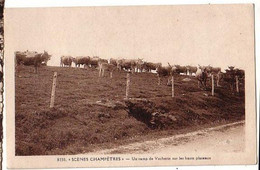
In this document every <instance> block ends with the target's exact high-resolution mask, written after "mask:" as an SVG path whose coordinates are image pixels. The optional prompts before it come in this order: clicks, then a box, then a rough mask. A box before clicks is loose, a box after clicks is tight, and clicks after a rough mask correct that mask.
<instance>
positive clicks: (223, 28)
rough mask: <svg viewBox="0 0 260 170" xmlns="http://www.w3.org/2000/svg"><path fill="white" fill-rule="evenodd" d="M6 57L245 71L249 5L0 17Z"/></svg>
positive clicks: (250, 34)
mask: <svg viewBox="0 0 260 170" xmlns="http://www.w3.org/2000/svg"><path fill="white" fill-rule="evenodd" d="M5 18H6V21H5V35H6V39H5V46H6V56H8V57H12V56H13V57H14V51H25V50H32V51H38V52H43V50H46V51H48V52H49V54H51V55H52V58H51V60H50V61H49V63H48V65H52V66H58V65H59V64H60V56H62V55H71V56H73V57H75V56H99V57H101V58H106V59H109V58H133V59H134V58H141V59H143V60H145V61H151V62H162V63H163V65H167V63H168V62H169V63H171V64H180V65H195V66H198V64H200V65H209V64H210V65H211V66H217V67H221V68H222V69H225V68H227V66H231V65H232V66H236V67H238V68H242V69H243V68H244V67H246V66H247V63H249V62H251V63H252V62H254V11H253V6H252V5H182V6H180V5H176V6H129V7H73V8H34V9H33V8H21V9H7V10H6V11H5Z"/></svg>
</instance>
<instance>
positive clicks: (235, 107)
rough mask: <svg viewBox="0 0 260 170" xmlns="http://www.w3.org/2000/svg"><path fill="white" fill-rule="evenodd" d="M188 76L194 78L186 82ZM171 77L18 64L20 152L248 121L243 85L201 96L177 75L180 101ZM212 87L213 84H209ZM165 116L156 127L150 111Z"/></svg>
mask: <svg viewBox="0 0 260 170" xmlns="http://www.w3.org/2000/svg"><path fill="white" fill-rule="evenodd" d="M54 72H57V73H58V78H57V87H56V97H55V107H54V108H52V109H50V108H49V106H50V96H51V87H52V78H53V73H54ZM185 78H190V81H183V79H185ZM166 82H167V80H166V78H164V79H163V80H162V84H161V85H160V86H158V84H157V76H156V75H155V74H152V73H134V74H131V86H130V97H132V98H142V99H147V100H142V101H135V100H133V101H125V100H124V98H125V88H126V72H123V71H122V72H114V73H113V78H110V77H109V73H106V74H105V77H103V78H99V77H98V70H96V69H91V68H89V69H83V68H60V67H49V66H46V67H40V69H39V73H38V74H34V69H33V67H29V66H20V67H19V71H18V70H17V71H16V76H15V110H16V112H15V126H16V129H15V139H16V141H15V148H16V155H58V154H80V153H87V152H90V151H95V150H100V149H107V148H113V147H116V146H119V145H123V144H127V143H132V142H136V141H145V140H149V139H156V138H161V137H165V136H170V135H174V134H177V133H185V132H187V131H193V130H196V129H201V128H205V127H211V126H216V125H219V124H225V123H229V122H233V121H237V120H243V119H244V117H245V102H244V100H245V98H244V96H245V95H244V85H243V84H241V85H240V86H241V87H240V88H241V89H240V90H241V91H240V93H239V94H234V93H232V92H231V91H230V89H229V88H228V87H229V86H228V85H227V84H225V83H224V82H222V81H221V82H220V85H221V86H222V87H218V88H216V89H215V96H211V89H210V88H209V89H208V90H207V91H203V90H201V89H199V88H198V87H197V81H196V79H195V78H194V77H189V76H184V75H177V76H175V97H174V98H172V97H171V86H167V85H166ZM208 85H210V82H208ZM155 112H158V113H159V115H160V118H158V119H157V120H156V121H155V125H154V124H151V119H152V114H153V113H155Z"/></svg>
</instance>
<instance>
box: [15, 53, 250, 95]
mask: <svg viewBox="0 0 260 170" xmlns="http://www.w3.org/2000/svg"><path fill="white" fill-rule="evenodd" d="M15 57H16V64H17V66H18V65H21V64H23V65H34V66H35V72H36V73H37V67H39V66H40V65H47V62H48V60H50V58H51V55H49V54H48V53H47V52H46V51H44V52H43V53H37V52H30V51H25V52H20V51H17V52H15ZM72 63H74V64H75V67H80V66H83V67H84V68H98V69H99V76H102V77H103V76H104V72H105V71H107V72H110V76H111V77H112V73H113V71H122V70H124V71H130V72H132V73H134V72H156V73H157V75H158V79H160V77H166V76H167V77H171V76H173V75H176V74H185V75H190V76H195V77H196V78H197V79H198V86H199V87H200V86H202V87H203V88H205V89H206V88H207V80H208V79H209V77H211V76H213V77H214V78H216V79H217V81H216V82H217V86H219V81H220V80H221V79H223V80H224V81H226V82H228V83H229V84H230V88H231V90H232V91H233V90H234V89H235V85H236V82H237V81H238V80H239V81H240V82H241V81H244V76H245V73H244V70H241V69H238V68H235V67H233V66H229V67H228V69H226V70H225V73H223V72H221V68H220V67H212V66H210V65H209V66H200V65H198V67H196V66H180V65H171V64H170V63H168V66H162V64H161V63H153V62H147V61H144V60H143V59H113V58H111V59H109V60H107V59H102V58H100V57H98V56H94V57H89V56H86V57H72V56H61V57H60V66H61V67H71V66H72Z"/></svg>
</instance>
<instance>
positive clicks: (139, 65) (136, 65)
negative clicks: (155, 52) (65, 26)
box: [135, 58, 144, 72]
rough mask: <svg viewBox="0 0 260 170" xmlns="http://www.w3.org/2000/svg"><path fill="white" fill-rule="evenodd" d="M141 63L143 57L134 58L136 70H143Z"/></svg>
mask: <svg viewBox="0 0 260 170" xmlns="http://www.w3.org/2000/svg"><path fill="white" fill-rule="evenodd" d="M143 65H144V61H143V59H139V58H138V59H136V60H135V68H136V72H138V71H140V72H143Z"/></svg>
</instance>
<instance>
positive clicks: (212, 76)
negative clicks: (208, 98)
mask: <svg viewBox="0 0 260 170" xmlns="http://www.w3.org/2000/svg"><path fill="white" fill-rule="evenodd" d="M211 84H212V88H211V94H212V96H214V75H213V74H212V75H211Z"/></svg>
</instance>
